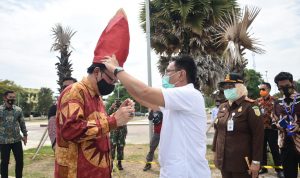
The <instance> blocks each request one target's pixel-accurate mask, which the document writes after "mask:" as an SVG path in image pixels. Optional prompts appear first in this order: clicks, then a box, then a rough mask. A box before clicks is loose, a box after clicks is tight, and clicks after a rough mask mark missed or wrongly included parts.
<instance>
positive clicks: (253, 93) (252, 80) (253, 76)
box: [244, 69, 263, 99]
mask: <svg viewBox="0 0 300 178" xmlns="http://www.w3.org/2000/svg"><path fill="white" fill-rule="evenodd" d="M244 74H245V75H244V80H245V85H246V86H247V90H248V97H249V98H251V99H257V98H259V97H260V95H259V89H258V86H259V85H260V84H261V83H262V82H263V79H262V75H261V74H260V73H259V72H256V71H255V70H253V69H245V70H244Z"/></svg>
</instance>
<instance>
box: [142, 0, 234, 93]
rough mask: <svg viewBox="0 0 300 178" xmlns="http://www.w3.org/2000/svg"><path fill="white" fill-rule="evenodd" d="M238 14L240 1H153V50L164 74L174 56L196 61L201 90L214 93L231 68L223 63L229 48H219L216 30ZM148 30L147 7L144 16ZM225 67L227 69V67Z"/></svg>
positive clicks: (143, 23) (143, 24)
mask: <svg viewBox="0 0 300 178" xmlns="http://www.w3.org/2000/svg"><path fill="white" fill-rule="evenodd" d="M232 10H234V11H238V10H239V9H238V8H237V3H236V0H227V1H219V0H152V1H150V16H151V20H150V31H151V46H152V48H153V49H154V50H155V52H156V53H157V54H159V55H160V60H159V62H158V68H159V71H160V72H161V74H163V71H164V70H165V68H166V66H167V64H168V62H169V60H170V58H171V56H172V55H174V54H188V55H191V56H193V57H194V59H195V61H196V63H197V66H198V70H199V78H200V79H201V80H200V86H201V87H200V89H201V90H202V91H204V92H207V93H210V92H211V91H212V90H213V88H216V87H217V82H218V81H219V80H220V79H221V78H223V76H224V73H225V72H227V71H228V70H229V66H227V64H226V63H224V61H223V60H222V54H223V51H224V49H225V47H226V46H225V45H219V46H218V45H217V44H216V42H217V41H216V38H215V35H216V34H217V33H218V31H217V29H216V28H214V26H215V25H216V24H218V23H219V22H220V20H222V19H223V18H224V17H225V16H226V14H228V12H229V11H232ZM140 20H141V26H142V27H143V29H144V30H145V4H143V5H142V8H141V13H140ZM224 66H225V67H224Z"/></svg>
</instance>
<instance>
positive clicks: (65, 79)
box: [62, 77, 77, 83]
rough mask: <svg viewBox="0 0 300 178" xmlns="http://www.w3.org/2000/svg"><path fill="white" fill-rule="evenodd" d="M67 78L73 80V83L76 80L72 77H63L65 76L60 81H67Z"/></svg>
mask: <svg viewBox="0 0 300 178" xmlns="http://www.w3.org/2000/svg"><path fill="white" fill-rule="evenodd" d="M67 80H73V82H74V83H75V82H77V80H76V79H75V78H73V77H65V78H63V80H62V82H64V81H67Z"/></svg>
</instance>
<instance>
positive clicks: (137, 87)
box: [102, 55, 211, 178]
mask: <svg viewBox="0 0 300 178" xmlns="http://www.w3.org/2000/svg"><path fill="white" fill-rule="evenodd" d="M102 62H103V63H104V64H105V65H106V68H107V70H109V71H110V72H114V74H115V77H117V78H118V79H119V80H120V81H121V83H122V84H123V86H124V87H125V88H126V89H127V91H128V93H129V94H130V95H131V96H132V97H133V98H134V99H135V100H136V101H137V102H139V103H141V104H142V105H144V106H146V107H148V108H152V109H154V110H158V109H160V110H161V111H162V112H163V115H164V122H163V125H162V130H161V137H160V143H159V144H160V147H159V148H160V149H159V162H160V166H161V169H160V178H210V177H211V173H210V169H209V167H208V162H207V160H206V158H205V154H206V135H205V131H206V114H205V107H204V99H203V96H202V94H201V93H200V91H198V90H197V89H198V88H199V86H198V85H197V67H196V65H195V62H194V60H193V58H191V57H189V56H186V55H181V56H177V57H175V58H173V61H172V62H170V63H169V65H168V67H167V69H166V72H165V75H164V76H163V79H162V83H163V87H164V89H159V88H152V87H149V86H147V85H146V84H144V83H143V82H141V81H139V80H137V79H135V78H134V77H132V76H131V75H129V74H128V73H127V72H125V71H124V69H123V68H121V67H119V66H118V62H117V60H116V59H115V56H114V55H113V56H112V57H106V58H105V59H104V60H103V61H102ZM195 88H196V89H195Z"/></svg>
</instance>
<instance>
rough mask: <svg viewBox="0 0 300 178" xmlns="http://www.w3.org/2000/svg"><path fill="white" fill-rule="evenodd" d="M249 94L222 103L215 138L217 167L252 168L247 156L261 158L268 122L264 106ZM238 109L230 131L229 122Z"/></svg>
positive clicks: (214, 147)
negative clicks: (250, 97) (266, 122)
mask: <svg viewBox="0 0 300 178" xmlns="http://www.w3.org/2000/svg"><path fill="white" fill-rule="evenodd" d="M254 102H255V101H250V100H249V99H246V98H245V97H241V98H240V99H238V100H237V101H235V102H233V103H232V105H231V106H230V105H229V103H228V102H226V103H223V104H222V105H221V106H220V109H219V113H218V117H217V119H218V121H217V123H216V132H215V136H214V141H213V151H215V159H214V163H215V165H216V167H217V168H219V169H221V170H225V171H230V172H245V171H247V170H248V166H247V163H246V161H245V157H246V156H247V157H248V158H249V160H250V161H251V160H255V161H261V160H262V152H263V141H264V126H263V121H262V119H261V118H260V115H261V114H260V110H259V108H258V106H256V105H255V104H254ZM232 113H234V117H233V121H234V128H233V131H227V122H228V120H229V119H231V116H232Z"/></svg>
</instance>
